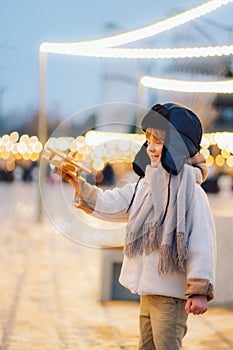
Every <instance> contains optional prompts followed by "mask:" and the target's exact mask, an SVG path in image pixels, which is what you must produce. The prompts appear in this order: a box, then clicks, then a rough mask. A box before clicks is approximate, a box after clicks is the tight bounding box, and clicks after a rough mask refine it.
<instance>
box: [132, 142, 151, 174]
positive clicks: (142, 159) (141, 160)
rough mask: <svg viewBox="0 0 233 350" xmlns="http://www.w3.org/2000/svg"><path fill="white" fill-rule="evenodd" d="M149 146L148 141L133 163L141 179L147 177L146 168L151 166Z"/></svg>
mask: <svg viewBox="0 0 233 350" xmlns="http://www.w3.org/2000/svg"><path fill="white" fill-rule="evenodd" d="M147 146H148V143H147V141H146V142H145V143H144V144H143V145H142V146H141V148H140V150H139V151H138V153H137V154H136V156H135V158H134V161H133V170H134V172H135V173H136V174H137V175H138V176H140V177H144V176H145V171H146V167H147V165H149V164H150V157H149V156H148V154H147Z"/></svg>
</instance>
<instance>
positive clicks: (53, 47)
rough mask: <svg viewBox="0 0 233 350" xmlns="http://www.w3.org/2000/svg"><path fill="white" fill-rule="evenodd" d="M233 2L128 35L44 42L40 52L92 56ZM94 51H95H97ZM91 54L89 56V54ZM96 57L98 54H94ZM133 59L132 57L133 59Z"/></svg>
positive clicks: (208, 5)
mask: <svg viewBox="0 0 233 350" xmlns="http://www.w3.org/2000/svg"><path fill="white" fill-rule="evenodd" d="M231 2H233V0H211V1H207V2H205V3H204V4H202V5H199V6H197V7H194V8H192V9H190V10H187V11H184V12H182V13H180V14H178V15H176V16H173V17H170V18H167V19H165V20H163V21H159V22H157V23H154V24H152V25H150V26H147V27H144V28H140V29H137V30H133V31H130V32H127V33H123V34H119V35H115V36H111V37H106V38H103V39H97V40H90V41H84V42H77V43H48V42H44V43H42V44H41V45H40V50H41V51H42V52H47V53H60V54H72V55H81V56H92V51H93V50H94V49H95V50H96V49H100V48H102V49H106V48H110V47H111V48H113V47H115V46H119V45H124V44H128V43H131V42H135V41H138V40H142V39H145V38H149V37H151V36H155V35H157V34H160V33H163V32H165V31H167V30H170V29H172V28H176V27H178V26H180V25H182V24H184V23H188V22H190V21H192V20H194V19H196V18H198V17H201V16H204V15H206V14H207V13H210V12H213V11H215V10H216V9H218V8H219V7H221V6H224V5H227V4H229V3H231ZM95 50H94V51H95ZM88 53H89V54H88ZM94 57H96V54H94ZM97 57H108V56H104V55H103V54H102V55H100V53H99V54H98V56H97ZM131 58H132V57H131Z"/></svg>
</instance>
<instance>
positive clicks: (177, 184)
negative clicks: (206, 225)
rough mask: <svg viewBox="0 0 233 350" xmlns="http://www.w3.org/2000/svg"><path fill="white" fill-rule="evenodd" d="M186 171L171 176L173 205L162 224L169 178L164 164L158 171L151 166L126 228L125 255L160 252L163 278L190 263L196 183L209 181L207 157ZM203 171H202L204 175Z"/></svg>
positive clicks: (138, 192) (196, 158) (200, 159)
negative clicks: (190, 237)
mask: <svg viewBox="0 0 233 350" xmlns="http://www.w3.org/2000/svg"><path fill="white" fill-rule="evenodd" d="M191 161H192V165H193V166H191V165H188V164H185V165H184V167H183V169H182V171H181V172H180V173H179V174H178V175H177V176H174V175H172V176H171V179H170V180H171V182H170V201H169V205H168V210H167V213H166V216H165V220H164V222H163V224H162V225H161V223H162V220H163V216H164V211H165V207H166V204H167V198H168V182H169V176H170V175H169V174H168V173H167V171H166V170H165V169H164V168H163V167H162V165H161V164H159V165H158V167H157V168H154V167H152V166H150V165H148V166H147V168H146V172H145V178H144V179H143V180H142V183H141V186H139V188H138V191H137V194H136V197H135V201H134V203H133V206H132V208H131V214H130V218H129V222H128V224H127V227H126V239H125V249H124V252H125V255H126V256H127V257H128V258H133V257H135V256H136V254H141V255H142V254H146V255H147V254H149V253H151V252H152V251H153V250H155V249H159V266H158V271H159V273H160V274H165V273H167V272H169V271H173V270H174V269H175V268H178V269H179V270H181V271H184V264H185V261H186V259H187V245H188V235H189V232H190V225H191V211H192V206H193V200H194V186H195V183H196V182H197V183H201V182H202V181H203V180H205V178H206V175H207V173H206V165H205V161H204V157H203V156H202V155H200V154H199V155H197V156H195V157H193V158H192V159H191ZM200 170H201V171H200Z"/></svg>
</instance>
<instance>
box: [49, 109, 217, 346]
mask: <svg viewBox="0 0 233 350" xmlns="http://www.w3.org/2000/svg"><path fill="white" fill-rule="evenodd" d="M141 127H142V129H143V131H144V132H145V135H146V142H145V144H144V145H143V146H142V147H141V149H140V151H139V152H138V154H137V155H136V157H135V160H134V162H133V169H134V171H135V172H136V173H137V174H138V175H139V180H138V182H137V183H133V184H130V183H128V184H126V185H125V186H124V187H122V188H117V187H115V188H114V189H111V190H105V191H103V190H102V189H100V188H98V187H96V186H94V185H90V184H89V183H87V182H86V181H85V180H84V179H83V178H82V177H79V179H78V180H76V179H74V178H72V177H70V176H69V175H67V174H65V173H62V172H61V171H60V170H58V169H57V168H55V169H54V171H55V172H56V173H58V174H59V175H60V176H62V177H63V178H65V180H66V181H68V182H69V183H70V184H71V185H72V186H73V188H74V189H75V196H74V200H73V204H74V205H75V206H76V207H77V208H79V209H82V210H84V211H85V212H86V213H88V214H91V215H94V216H96V217H98V218H102V219H104V220H112V221H125V222H127V225H126V235H125V244H124V259H123V264H122V268H121V273H120V278H119V281H120V283H121V284H122V285H123V286H124V287H126V288H128V289H129V290H130V291H131V292H132V293H138V294H139V295H140V316H139V324H140V327H139V329H140V337H139V349H140V350H153V349H156V350H179V349H181V347H182V339H183V337H184V335H185V334H186V331H187V318H188V314H190V313H192V314H194V315H200V314H203V313H205V312H206V311H207V309H208V301H210V300H212V299H213V297H214V275H215V259H216V244H215V227H214V222H213V217H212V214H211V211H210V207H209V203H208V199H207V196H206V194H205V192H204V190H203V189H202V188H201V186H200V185H201V183H202V182H203V181H205V179H206V177H207V167H206V164H205V159H204V157H203V156H202V155H201V154H200V153H199V150H200V142H201V137H202V126H201V123H200V120H199V118H198V117H197V116H196V114H195V113H194V112H193V111H191V110H189V109H188V108H186V107H185V106H181V105H177V104H175V103H166V104H164V105H159V104H156V105H154V106H153V107H152V108H151V109H150V110H149V112H148V113H147V114H146V115H145V116H144V118H143V119H142V123H141Z"/></svg>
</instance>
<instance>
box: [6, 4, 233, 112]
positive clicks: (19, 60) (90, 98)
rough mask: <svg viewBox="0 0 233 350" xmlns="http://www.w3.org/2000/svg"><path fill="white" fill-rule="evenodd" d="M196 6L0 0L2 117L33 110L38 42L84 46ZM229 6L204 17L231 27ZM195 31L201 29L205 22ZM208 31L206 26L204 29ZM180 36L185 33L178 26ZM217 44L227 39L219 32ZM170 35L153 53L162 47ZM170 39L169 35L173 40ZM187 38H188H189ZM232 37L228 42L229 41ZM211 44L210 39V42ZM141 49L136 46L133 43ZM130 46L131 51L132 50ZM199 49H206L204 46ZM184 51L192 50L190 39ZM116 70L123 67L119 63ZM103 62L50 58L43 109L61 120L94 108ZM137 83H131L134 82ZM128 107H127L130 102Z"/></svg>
mask: <svg viewBox="0 0 233 350" xmlns="http://www.w3.org/2000/svg"><path fill="white" fill-rule="evenodd" d="M203 2H204V1H201V0H190V1H187V0H176V1H170V0H159V1H156V0H144V1H143V2H142V1H139V0H118V1H116V0H100V1H93V0H92V1H91V0H86V1H80V0H67V1H58V0H40V1H38V0H11V1H10V0H0V91H1V100H0V112H1V113H2V114H3V115H6V114H9V113H12V115H13V114H14V111H21V112H23V111H25V110H26V109H27V108H31V109H36V108H37V107H38V50H39V45H40V43H41V42H43V41H58V42H64V41H84V40H91V39H96V38H100V37H103V36H106V35H107V34H106V29H105V27H106V24H108V23H113V24H115V25H116V26H117V27H118V28H119V29H117V31H118V32H119V33H120V32H125V31H129V30H132V29H136V28H139V27H143V26H146V25H149V24H152V23H154V22H156V21H158V20H161V19H165V18H167V17H170V16H171V15H173V14H175V13H178V12H181V11H183V10H185V9H189V8H192V7H193V6H196V5H198V4H201V3H203ZM232 10H233V5H232V4H230V5H227V6H225V7H223V8H222V9H220V10H217V11H216V13H214V14H212V15H209V16H206V18H207V19H210V20H214V21H216V22H218V23H220V24H221V25H223V26H226V27H227V26H231V25H233V20H232V13H233V11H232ZM196 25H197V26H198V25H201V28H203V25H204V22H203V21H202V22H201V20H198V21H197V22H196ZM208 28H209V29H210V28H211V27H210V26H209V27H208ZM183 30H184V33H185V31H187V27H185V26H183ZM218 33H219V35H220V39H219V38H216V37H214V38H213V40H214V41H216V42H217V44H219V45H220V44H221V41H224V42H223V44H224V43H227V42H229V41H231V42H233V35H231V34H232V33H230V34H229V33H227V32H226V31H225V32H224V31H223V30H221V28H220V29H219V32H218ZM170 35H171V34H170V32H169V33H166V34H163V35H162V34H161V35H160V37H159V40H158V42H157V43H156V45H157V46H156V47H166V43H169V38H170V37H169V36H170ZM173 35H174V34H173ZM189 35H190V38H191V33H189ZM230 35H231V37H230ZM211 40H212V39H211ZM136 44H137V45H140V43H136ZM136 44H135V45H136ZM202 44H203V45H207V44H209V43H208V42H207V41H205V40H204V41H203V43H202ZM189 46H192V38H191V39H190V43H189ZM121 64H124V61H122V63H121ZM102 69H103V60H102V61H101V59H100V58H80V57H70V56H60V55H59V56H56V55H50V56H49V59H48V77H47V78H48V86H47V106H48V109H49V110H54V111H59V113H60V114H61V115H64V117H66V116H68V115H70V114H72V113H74V112H77V111H78V110H81V109H83V108H88V107H89V106H93V105H95V104H97V103H98V102H99V96H100V91H99V89H100V79H101V72H102ZM135 83H136V82H135ZM129 102H131V101H129Z"/></svg>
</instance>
